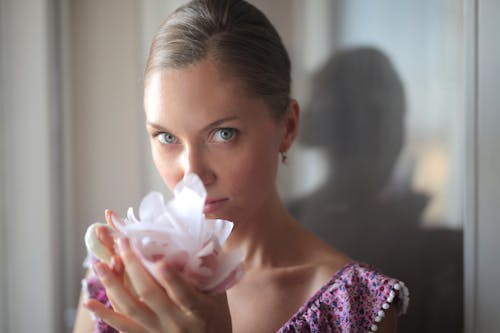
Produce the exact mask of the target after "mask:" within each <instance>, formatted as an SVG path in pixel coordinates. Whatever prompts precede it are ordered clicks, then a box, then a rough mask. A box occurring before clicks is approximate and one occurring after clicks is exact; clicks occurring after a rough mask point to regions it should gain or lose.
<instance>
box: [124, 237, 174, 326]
mask: <svg viewBox="0 0 500 333" xmlns="http://www.w3.org/2000/svg"><path fill="white" fill-rule="evenodd" d="M118 249H119V251H120V255H121V257H122V260H123V262H124V266H125V271H126V273H127V276H128V278H129V281H130V283H131V284H132V287H133V289H134V291H135V293H136V294H137V295H138V296H139V298H140V299H141V301H142V302H144V303H145V304H147V305H148V306H149V307H150V308H151V309H152V310H153V311H155V312H156V313H161V314H166V315H170V316H175V315H176V311H177V309H176V306H175V304H174V303H173V302H172V301H171V300H170V297H169V295H168V294H167V293H166V292H165V290H164V289H163V288H162V287H161V286H160V285H159V284H158V282H156V280H155V279H154V278H153V277H152V276H151V274H150V273H149V272H148V271H147V270H146V268H145V267H144V265H143V264H142V263H141V261H140V260H139V258H138V257H137V256H136V254H135V253H134V251H132V248H131V247H130V241H129V240H128V239H126V238H121V239H119V241H118ZM171 318H172V317H171Z"/></svg>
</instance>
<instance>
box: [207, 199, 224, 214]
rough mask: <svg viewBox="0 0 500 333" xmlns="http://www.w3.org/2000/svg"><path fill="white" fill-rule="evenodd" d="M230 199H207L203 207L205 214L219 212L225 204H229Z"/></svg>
mask: <svg viewBox="0 0 500 333" xmlns="http://www.w3.org/2000/svg"><path fill="white" fill-rule="evenodd" d="M227 200H228V199H226V198H224V199H215V200H212V199H207V200H206V201H205V206H204V207H203V213H205V214H210V213H213V212H215V211H217V210H219V209H220V208H221V207H222V206H224V204H225V203H226V202H227Z"/></svg>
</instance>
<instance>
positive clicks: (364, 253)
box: [289, 48, 463, 332]
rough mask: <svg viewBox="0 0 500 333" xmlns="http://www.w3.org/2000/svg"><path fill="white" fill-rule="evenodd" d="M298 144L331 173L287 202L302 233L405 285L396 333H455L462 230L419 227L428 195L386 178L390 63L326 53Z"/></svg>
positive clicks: (393, 90) (397, 143)
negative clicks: (319, 153) (322, 156)
mask: <svg viewBox="0 0 500 333" xmlns="http://www.w3.org/2000/svg"><path fill="white" fill-rule="evenodd" d="M308 109H309V110H307V111H308V112H306V113H305V114H304V119H303V128H302V130H301V137H300V140H301V141H302V142H303V143H304V144H306V145H310V146H319V147H323V148H325V150H326V151H327V153H328V160H329V163H330V167H329V169H330V170H331V172H330V174H329V177H328V179H327V181H326V182H325V183H324V184H323V185H322V187H321V188H320V189H319V190H317V191H316V192H315V193H313V194H312V195H309V196H308V197H305V198H302V199H299V200H297V201H294V202H292V203H290V204H289V208H290V210H291V212H292V214H293V215H294V216H295V217H296V218H297V219H298V220H299V221H300V222H301V223H302V224H303V225H305V226H306V227H307V228H308V229H309V230H311V231H312V232H314V233H315V234H317V235H318V236H320V237H321V238H322V239H323V240H325V241H326V242H327V243H329V244H330V245H331V246H333V247H335V248H336V249H338V250H340V251H342V252H345V253H346V254H347V255H349V256H350V257H351V258H353V259H356V260H359V261H364V262H368V263H370V264H373V265H375V266H377V267H378V268H380V269H381V270H382V271H383V272H385V273H387V274H389V275H391V276H394V277H396V278H399V279H401V280H402V281H404V282H406V284H407V285H408V287H409V289H410V294H411V295H410V298H411V301H410V307H409V310H408V313H407V314H406V315H405V316H403V317H401V318H400V320H399V325H398V326H399V330H398V331H399V332H461V331H463V315H462V311H463V310H462V309H463V296H462V294H463V292H462V290H463V275H462V265H463V264H462V263H463V260H462V232H461V231H456V230H449V229H446V228H442V229H436V228H434V229H422V228H421V227H420V224H421V223H420V220H421V217H422V213H423V210H424V208H425V207H426V205H427V203H428V202H429V199H430V198H429V196H428V195H426V194H424V193H417V192H415V191H414V190H412V189H411V188H409V187H408V186H407V185H405V184H399V183H397V182H396V181H394V179H393V178H392V177H391V176H392V173H393V169H394V166H395V164H396V161H397V159H398V156H399V153H400V152H401V149H402V147H403V144H404V131H405V128H404V119H405V98H404V88H403V86H402V83H401V80H400V78H399V76H398V74H397V73H396V71H395V70H394V67H393V65H392V63H391V62H390V60H389V59H388V58H387V56H385V55H384V54H383V53H382V52H381V51H379V50H376V49H373V48H356V49H351V50H345V51H342V52H339V53H337V54H335V55H333V56H332V57H331V58H330V59H329V61H328V62H327V63H326V65H325V66H324V67H323V68H321V69H320V71H319V72H318V73H317V75H316V76H315V78H314V81H313V96H312V98H311V103H310V105H309V107H308Z"/></svg>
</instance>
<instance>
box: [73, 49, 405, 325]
mask: <svg viewBox="0 0 500 333" xmlns="http://www.w3.org/2000/svg"><path fill="white" fill-rule="evenodd" d="M222 73H223V71H220V70H219V68H218V66H217V65H216V64H215V63H214V62H213V61H211V60H210V59H205V60H202V61H200V62H198V63H196V64H194V65H192V66H189V67H186V68H182V69H165V70H163V71H162V72H159V73H155V74H153V76H152V77H151V80H150V81H149V85H148V86H147V87H146V89H145V99H144V105H145V111H146V120H147V130H148V133H149V134H150V140H151V150H152V155H153V160H154V162H155V165H156V168H157V169H158V172H159V173H160V175H161V177H162V179H163V180H164V182H165V184H166V185H167V186H168V187H169V188H170V189H173V187H174V186H175V184H177V182H179V181H180V180H181V179H182V178H183V176H184V175H185V174H186V173H187V172H195V173H197V174H198V175H199V176H200V178H201V179H202V181H203V182H204V185H205V187H206V189H207V194H208V199H207V200H208V201H213V200H215V201H219V203H218V204H217V205H215V206H214V207H215V208H216V209H211V210H210V211H209V212H207V213H206V215H207V217H208V218H215V217H217V218H223V219H227V220H231V221H233V222H234V223H235V226H234V229H233V232H232V234H231V236H230V238H229V239H228V241H227V242H226V243H225V246H227V248H228V249H232V248H236V247H238V248H241V249H242V250H243V251H245V253H246V257H245V261H244V265H245V275H244V277H243V279H242V280H241V281H240V282H239V283H238V284H237V285H236V286H234V287H233V288H231V289H230V290H229V291H228V292H227V293H224V294H221V295H209V294H206V293H202V292H199V291H198V290H195V289H194V288H193V287H191V286H190V285H189V284H187V283H186V282H185V281H183V280H182V278H180V277H179V276H178V275H176V273H175V271H173V270H171V269H169V267H168V266H167V265H166V264H165V263H163V262H159V263H158V265H157V267H156V269H157V271H158V273H159V275H160V279H159V280H155V279H154V278H153V277H152V276H151V275H150V274H149V273H148V272H147V271H146V270H145V269H144V267H143V266H142V265H141V264H140V262H139V260H138V259H137V258H136V257H135V255H134V253H133V252H132V251H131V250H130V247H129V244H128V242H126V241H122V242H120V243H119V246H118V248H119V250H118V253H117V254H116V255H115V256H114V259H113V264H112V265H111V266H107V265H106V264H103V263H100V264H98V265H96V267H95V269H96V271H97V272H98V274H99V276H100V278H101V280H102V282H103V284H104V286H105V287H106V290H107V294H108V296H109V298H110V300H111V301H112V303H113V306H114V308H115V309H116V310H117V311H116V312H114V311H112V310H109V309H105V308H104V307H103V306H102V305H100V304H99V303H98V302H96V301H92V300H91V301H88V302H86V303H82V306H83V307H85V308H86V309H87V311H85V310H83V309H82V311H80V315H79V319H78V322H77V327H76V330H75V332H91V329H89V328H88V327H90V326H85V325H86V324H88V317H86V315H87V314H88V311H92V312H94V313H95V315H97V316H99V317H101V318H103V319H104V320H105V321H107V322H108V323H110V324H112V325H113V326H114V327H116V328H118V329H119V330H121V331H126V332H239V333H241V332H275V331H276V330H277V329H279V327H281V325H282V324H283V323H285V322H286V321H287V320H288V318H290V317H291V316H292V315H293V314H294V313H295V312H296V311H297V310H298V308H299V307H300V306H301V305H302V304H303V303H304V302H305V301H306V300H307V299H308V298H309V297H310V296H311V295H312V294H314V293H315V291H316V290H318V289H319V288H320V287H321V286H322V285H323V284H324V283H326V282H327V281H328V280H329V279H330V277H331V276H332V274H334V273H335V272H336V271H337V270H339V269H340V268H342V267H343V266H344V265H345V264H347V263H348V262H350V261H352V260H350V259H349V258H347V257H345V256H344V255H342V254H341V253H338V252H336V251H335V250H333V249H331V248H330V247H328V246H327V245H326V244H324V243H322V242H321V241H320V240H319V239H318V238H316V237H315V236H313V235H312V234H310V233H309V232H307V231H306V230H305V229H303V228H302V227H301V226H300V224H298V223H297V222H296V221H295V220H294V219H293V218H292V217H291V216H290V215H289V214H288V212H287V211H286V209H285V208H284V207H283V204H282V203H281V200H280V199H279V196H278V193H277V190H276V186H275V180H276V172H277V168H278V160H279V152H280V151H287V150H288V149H289V148H290V146H291V145H292V143H293V141H294V139H295V137H296V135H297V129H298V121H299V111H300V110H299V106H298V103H297V102H296V101H295V100H292V101H291V103H290V105H289V107H288V110H287V112H286V114H285V115H284V117H283V118H282V119H281V120H279V121H278V120H276V119H275V118H273V117H272V116H271V112H270V111H271V110H270V109H269V106H268V105H267V103H266V102H265V101H264V100H263V99H261V98H258V97H256V96H253V95H252V94H250V93H248V91H247V90H246V89H245V87H244V86H243V85H242V84H241V82H239V81H238V80H236V79H234V78H231V77H226V76H224V75H222ZM98 232H104V231H98ZM104 238H105V236H104ZM124 272H126V274H127V276H128V279H129V281H130V282H129V283H127V282H125V279H124V278H123V276H124ZM393 312H394V311H388V315H387V316H386V318H385V319H384V321H383V323H382V325H381V327H380V328H379V332H395V324H396V319H395V315H394V313H393ZM250 314H251V315H250ZM256 318H258V320H256ZM80 328H81V329H80Z"/></svg>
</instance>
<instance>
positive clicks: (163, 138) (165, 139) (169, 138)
mask: <svg viewBox="0 0 500 333" xmlns="http://www.w3.org/2000/svg"><path fill="white" fill-rule="evenodd" d="M156 137H157V138H158V141H160V142H161V143H163V144H164V145H171V144H173V143H176V142H177V138H176V137H175V136H174V135H172V134H170V133H168V132H162V133H158V134H157V135H156Z"/></svg>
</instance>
